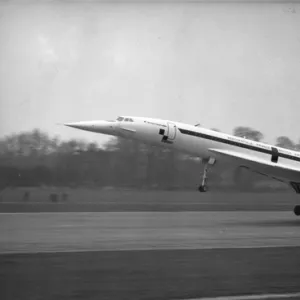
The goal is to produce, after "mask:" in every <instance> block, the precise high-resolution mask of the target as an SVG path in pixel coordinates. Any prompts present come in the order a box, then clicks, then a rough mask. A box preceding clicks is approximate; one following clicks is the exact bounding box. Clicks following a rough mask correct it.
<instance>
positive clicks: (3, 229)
mask: <svg viewBox="0 0 300 300" xmlns="http://www.w3.org/2000/svg"><path fill="white" fill-rule="evenodd" d="M105 193H106V197H105V196H103V195H99V198H98V200H95V201H94V200H93V201H89V200H90V199H82V202H84V203H81V204H79V200H78V201H77V200H76V201H72V200H69V202H66V203H46V202H45V201H40V203H38V201H35V202H36V203H30V202H29V203H18V201H15V203H14V204H12V203H11V202H12V201H10V202H9V203H1V204H0V211H1V212H2V214H0V252H1V255H0V299H5V300H6V299H13V300H14V299H22V300H23V299H30V300H32V299H192V298H201V297H217V296H229V295H230V296H233V295H260V296H257V298H256V299H265V298H264V297H267V295H268V294H276V295H278V294H286V297H287V296H290V297H291V298H292V299H300V293H299V292H300V231H299V228H300V218H297V217H296V216H294V214H293V213H292V209H293V206H294V205H295V204H297V202H298V204H300V198H299V199H298V197H297V195H296V196H295V195H293V194H282V193H281V194H277V195H275V194H272V195H271V194H221V193H215V194H213V193H210V194H205V195H203V194H198V193H197V192H195V193H183V192H178V193H175V192H162V193H157V192H155V193H151V192H149V193H147V192H144V194H143V193H142V192H138V193H136V194H135V193H134V192H124V193H123V194H122V193H119V194H116V195H115V196H114V197H113V196H112V195H113V192H110V193H111V194H110V195H111V196H107V194H108V193H107V192H105ZM13 209H14V212H12V210H13ZM80 210H81V211H85V212H80ZM29 211H33V212H38V211H44V213H30V212H29ZM47 211H48V212H47ZM61 211H64V212H61ZM76 211H77V212H76ZM88 211H89V212H88ZM16 212H17V213H16ZM57 212H60V213H57ZM284 298H285V297H283V298H282V299H284ZM229 299H230V298H229ZM248 299H251V298H248ZM269 299H272V298H269ZM273 299H275V298H273ZM277 299H279V298H277Z"/></svg>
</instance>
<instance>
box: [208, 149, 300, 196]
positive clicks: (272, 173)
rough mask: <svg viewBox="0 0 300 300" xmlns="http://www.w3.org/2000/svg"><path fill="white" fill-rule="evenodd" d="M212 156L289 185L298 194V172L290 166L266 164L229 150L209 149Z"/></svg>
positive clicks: (260, 159)
mask: <svg viewBox="0 0 300 300" xmlns="http://www.w3.org/2000/svg"><path fill="white" fill-rule="evenodd" d="M209 151H210V152H212V153H213V154H214V156H219V157H222V158H225V159H226V160H229V161H231V162H232V163H235V164H237V165H238V166H239V167H243V168H246V169H248V170H250V171H252V172H255V173H258V174H261V175H264V176H267V177H271V178H272V179H275V180H279V181H281V182H286V183H289V184H290V185H291V186H292V188H293V189H294V190H295V191H296V193H300V170H299V169H297V168H294V167H292V166H287V165H283V164H279V163H273V162H271V161H270V162H268V161H266V160H264V159H262V158H258V157H253V156H250V155H248V154H245V153H239V152H235V151H231V150H223V149H209Z"/></svg>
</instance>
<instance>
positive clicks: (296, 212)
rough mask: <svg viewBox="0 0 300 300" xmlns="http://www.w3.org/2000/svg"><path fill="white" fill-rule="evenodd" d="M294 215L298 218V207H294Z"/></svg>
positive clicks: (299, 210)
mask: <svg viewBox="0 0 300 300" xmlns="http://www.w3.org/2000/svg"><path fill="white" fill-rule="evenodd" d="M294 214H295V215H296V216H300V205H296V206H295V207H294Z"/></svg>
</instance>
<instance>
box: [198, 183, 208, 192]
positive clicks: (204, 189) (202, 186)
mask: <svg viewBox="0 0 300 300" xmlns="http://www.w3.org/2000/svg"><path fill="white" fill-rule="evenodd" d="M198 191H199V192H201V193H205V192H207V186H206V185H200V186H199V188H198Z"/></svg>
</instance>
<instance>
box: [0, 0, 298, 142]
mask: <svg viewBox="0 0 300 300" xmlns="http://www.w3.org/2000/svg"><path fill="white" fill-rule="evenodd" d="M25 2H27V1H22V2H21V3H22V4H18V3H17V2H16V1H11V2H10V1H5V2H3V1H2V2H0V137H2V136H4V135H7V134H10V133H12V132H18V131H21V130H31V129H33V128H40V129H42V130H46V131H47V132H49V133H50V134H53V135H56V134H58V135H60V136H61V137H62V138H71V137H78V138H84V139H86V140H89V139H90V140H91V141H103V140H106V139H103V138H102V137H101V136H100V135H97V134H93V133H88V132H83V131H77V130H75V129H72V128H64V127H62V126H58V125H56V123H61V122H70V121H80V120H93V119H112V118H115V117H117V116H118V115H136V116H148V117H158V118H166V119H171V120H177V121H183V122H186V123H191V124H195V123H197V122H199V123H201V124H202V125H203V126H205V127H209V128H210V127H217V128H219V129H220V130H222V131H223V132H227V133H231V132H232V129H233V128H234V127H235V126H237V125H245V126H251V127H254V128H256V129H258V130H260V131H262V132H263V133H264V134H265V137H266V138H265V141H267V142H274V139H275V137H276V136H279V135H288V136H289V137H291V138H292V139H294V140H296V141H297V140H298V139H299V138H300V4H286V3H277V4H271V3H263V4H260V3H242V4H237V3H205V2H199V3H195V2H194V3H172V2H167V3H160V4H158V3H156V4H149V3H145V2H144V3H137V2H136V3H126V2H124V3H119V4H118V3H110V4H108V3H94V2H93V1H92V2H90V3H84V2H80V1H76V2H73V3H66V2H69V1H61V2H60V1H55V2H54V3H51V1H44V2H45V3H42V4H36V3H35V2H32V3H31V4H24V3H25ZM41 2H43V1H41ZM70 2H71V1H70Z"/></svg>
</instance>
